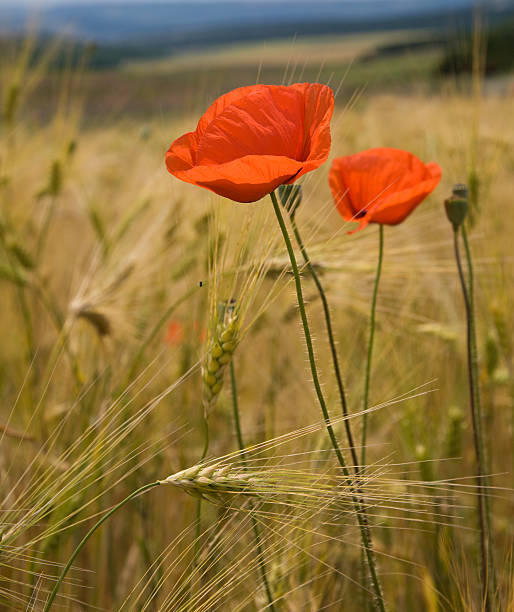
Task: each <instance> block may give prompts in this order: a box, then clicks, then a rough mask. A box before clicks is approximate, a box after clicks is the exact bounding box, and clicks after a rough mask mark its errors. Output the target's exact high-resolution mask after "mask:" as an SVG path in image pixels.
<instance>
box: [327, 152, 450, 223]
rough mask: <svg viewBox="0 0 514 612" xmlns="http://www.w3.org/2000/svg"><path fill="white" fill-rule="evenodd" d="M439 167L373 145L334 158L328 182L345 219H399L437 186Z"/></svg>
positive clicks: (363, 220)
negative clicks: (363, 149)
mask: <svg viewBox="0 0 514 612" xmlns="http://www.w3.org/2000/svg"><path fill="white" fill-rule="evenodd" d="M440 178H441V168H440V167H439V166H438V165H437V164H435V163H433V162H432V163H429V164H424V163H423V162H422V161H421V160H420V159H418V158H417V157H416V156H415V155H412V153H409V152H408V151H402V150H399V149H392V148H386V147H382V148H376V149H369V150H367V151H363V152H361V153H357V154H355V155H349V156H346V157H340V158H337V159H335V160H334V162H333V164H332V168H331V170H330V173H329V184H330V187H331V190H332V193H333V196H334V200H335V203H336V206H337V209H338V211H339V212H340V213H341V215H342V216H343V217H344V218H345V219H346V220H348V221H350V220H355V221H358V222H359V224H360V225H359V229H362V228H364V227H366V225H367V224H368V223H371V222H374V223H385V224H389V225H396V224H397V223H401V222H402V221H403V220H404V219H405V218H406V217H407V216H408V215H409V214H410V213H411V212H412V211H413V210H414V208H415V207H416V206H417V205H418V204H420V203H421V202H422V201H423V200H424V199H425V198H426V197H427V196H428V195H429V194H430V193H431V192H432V191H433V190H434V189H435V187H436V186H437V184H438V183H439V180H440Z"/></svg>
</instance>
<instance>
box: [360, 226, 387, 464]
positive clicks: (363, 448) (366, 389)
mask: <svg viewBox="0 0 514 612" xmlns="http://www.w3.org/2000/svg"><path fill="white" fill-rule="evenodd" d="M383 258H384V226H383V225H382V224H379V226H378V263H377V273H376V275H375V284H374V286H373V297H372V299H371V318H370V325H369V341H368V357H367V360H366V377H365V380H364V402H363V409H364V414H363V415H362V437H361V466H362V468H363V469H364V466H365V465H366V442H367V434H368V414H367V412H366V411H367V410H368V408H369V405H368V404H369V387H370V383H371V360H372V357H373V342H374V339H375V312H376V307H377V295H378V285H379V283H380V275H381V273H382V260H383Z"/></svg>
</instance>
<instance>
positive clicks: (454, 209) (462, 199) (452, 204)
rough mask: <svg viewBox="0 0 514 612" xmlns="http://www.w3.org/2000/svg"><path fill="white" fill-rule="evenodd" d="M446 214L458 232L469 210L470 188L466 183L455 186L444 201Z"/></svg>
mask: <svg viewBox="0 0 514 612" xmlns="http://www.w3.org/2000/svg"><path fill="white" fill-rule="evenodd" d="M444 207H445V209H446V216H447V217H448V220H449V221H450V223H451V224H452V225H453V231H454V232H456V231H457V230H458V229H459V227H460V226H461V225H462V222H463V221H464V219H465V218H466V214H467V212H468V189H467V187H466V185H462V184H460V183H459V184H457V185H455V186H454V187H453V190H452V195H451V196H450V197H449V198H447V199H446V200H445V201H444Z"/></svg>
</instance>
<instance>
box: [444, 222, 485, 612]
mask: <svg viewBox="0 0 514 612" xmlns="http://www.w3.org/2000/svg"><path fill="white" fill-rule="evenodd" d="M453 246H454V251H455V260H456V262H457V270H458V273H459V280H460V285H461V288H462V295H463V297H464V306H465V309H466V329H467V343H466V344H467V354H468V383H469V403H470V409H471V422H472V425H473V442H474V446H475V459H476V468H477V472H478V473H477V478H476V480H477V489H478V498H477V500H478V504H477V505H478V524H479V528H480V558H481V569H482V571H481V575H482V576H481V577H482V597H483V602H484V609H485V610H486V612H489V611H490V610H491V601H490V598H489V588H488V580H487V573H488V567H489V561H488V537H487V534H486V519H485V514H486V512H485V494H484V490H483V485H484V480H483V477H484V464H483V456H482V448H481V443H480V433H479V423H478V419H477V405H476V397H477V390H478V388H476V380H475V376H474V371H473V365H472V364H473V322H472V321H473V316H472V310H471V302H470V297H469V294H468V289H467V287H466V281H465V279H464V272H463V269H462V262H461V258H460V252H459V234H458V230H457V231H455V230H454V232H453Z"/></svg>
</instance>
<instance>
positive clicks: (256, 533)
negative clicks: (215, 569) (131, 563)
mask: <svg viewBox="0 0 514 612" xmlns="http://www.w3.org/2000/svg"><path fill="white" fill-rule="evenodd" d="M230 385H231V390H232V408H233V413H234V424H235V429H236V437H237V444H238V446H239V450H240V451H241V458H242V460H243V462H246V458H245V452H244V448H245V445H244V442H243V432H242V430H241V420H240V418H239V403H238V401H237V388H236V373H235V369H234V360H231V361H230ZM249 507H250V518H251V520H252V527H253V534H254V537H255V545H256V546H257V559H258V561H259V569H260V571H261V577H262V582H263V584H264V589H265V591H266V596H267V598H268V603H269V609H270V610H271V611H272V612H275V606H274V605H273V595H272V593H271V588H270V585H269V582H268V576H267V574H266V563H265V561H264V553H263V551H262V545H261V536H260V533H259V525H258V524H257V520H256V518H255V516H254V515H253V506H252V505H251V504H249Z"/></svg>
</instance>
